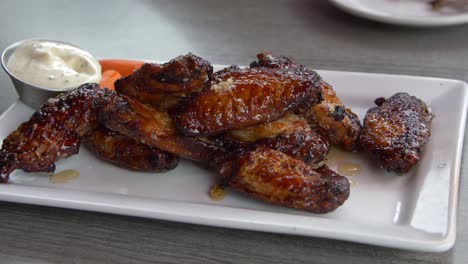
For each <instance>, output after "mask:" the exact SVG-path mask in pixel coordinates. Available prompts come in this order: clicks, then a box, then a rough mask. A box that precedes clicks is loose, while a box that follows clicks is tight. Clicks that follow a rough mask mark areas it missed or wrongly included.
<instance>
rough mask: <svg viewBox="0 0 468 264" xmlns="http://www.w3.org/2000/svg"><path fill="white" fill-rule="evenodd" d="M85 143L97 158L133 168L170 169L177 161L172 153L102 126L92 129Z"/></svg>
mask: <svg viewBox="0 0 468 264" xmlns="http://www.w3.org/2000/svg"><path fill="white" fill-rule="evenodd" d="M85 143H86V145H87V146H88V147H89V148H90V149H91V150H93V151H94V153H96V155H97V156H98V157H99V158H101V159H103V160H106V161H109V162H111V163H114V164H116V165H118V166H122V167H125V168H130V169H133V170H138V171H165V170H171V169H174V168H175V167H176V166H177V164H178V162H179V158H178V157H177V156H175V155H173V154H170V153H166V152H163V151H162V150H159V149H157V148H154V147H150V146H147V145H144V144H141V143H138V142H136V141H135V140H133V139H131V138H129V137H126V136H123V135H120V134H118V133H116V132H113V131H111V130H109V129H107V128H105V127H103V126H99V127H98V128H96V129H94V130H93V131H92V132H91V133H90V135H89V136H87V137H86V139H85Z"/></svg>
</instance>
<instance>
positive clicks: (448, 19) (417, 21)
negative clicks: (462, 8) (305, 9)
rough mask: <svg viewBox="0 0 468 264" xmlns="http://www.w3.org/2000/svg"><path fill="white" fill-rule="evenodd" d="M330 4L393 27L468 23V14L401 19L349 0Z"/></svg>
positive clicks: (331, 0)
mask: <svg viewBox="0 0 468 264" xmlns="http://www.w3.org/2000/svg"><path fill="white" fill-rule="evenodd" d="M329 2H331V3H332V4H333V5H334V6H336V7H338V8H339V9H341V10H342V11H345V12H347V13H350V14H353V15H355V16H358V17H361V18H366V19H370V20H373V21H377V22H381V23H388V24H392V25H399V26H410V27H446V26H455V25H462V24H466V23H468V13H467V14H460V15H452V16H443V17H438V18H422V17H401V16H392V15H388V14H385V13H382V12H378V11H376V10H374V9H370V8H369V9H367V8H360V7H358V6H356V5H354V4H352V3H351V2H349V0H329Z"/></svg>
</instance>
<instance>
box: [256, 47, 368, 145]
mask: <svg viewBox="0 0 468 264" xmlns="http://www.w3.org/2000/svg"><path fill="white" fill-rule="evenodd" d="M257 58H258V61H254V62H252V63H251V64H250V67H252V68H256V67H267V68H272V69H284V70H294V71H296V72H301V73H302V74H304V75H307V74H309V75H312V74H315V72H314V71H312V69H310V68H309V67H305V66H303V65H300V64H298V63H297V62H296V61H295V60H293V59H291V58H288V57H285V56H274V55H272V54H271V52H268V51H265V52H262V53H260V54H258V55H257ZM296 112H297V113H298V114H301V115H303V116H304V117H306V118H307V120H309V122H310V123H311V125H312V127H313V128H315V129H317V131H318V132H319V133H320V134H321V135H322V136H324V137H325V138H327V139H328V140H329V141H330V143H332V144H334V145H338V146H341V147H343V148H344V149H346V150H349V151H356V150H357V147H358V143H359V135H360V132H361V124H360V122H359V118H358V117H357V115H356V114H354V113H353V112H352V111H351V109H349V108H346V107H345V106H344V105H343V103H342V102H341V100H340V99H339V98H338V97H337V96H336V93H335V91H334V90H333V88H332V87H331V86H330V85H329V84H327V83H326V82H324V81H323V80H321V79H320V81H318V82H317V89H315V94H314V96H313V97H311V98H310V99H309V100H308V101H306V102H305V103H304V104H303V105H302V107H300V109H299V110H298V111H296Z"/></svg>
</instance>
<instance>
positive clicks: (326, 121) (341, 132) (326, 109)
mask: <svg viewBox="0 0 468 264" xmlns="http://www.w3.org/2000/svg"><path fill="white" fill-rule="evenodd" d="M320 97H321V100H320V103H318V104H314V105H311V106H307V107H305V108H303V109H302V111H299V112H300V113H301V115H302V116H304V117H305V118H306V119H307V120H309V122H310V124H311V126H312V127H313V128H315V129H316V130H317V131H318V132H319V133H320V134H321V135H323V136H324V137H325V138H327V139H328V140H329V141H330V143H331V144H333V145H337V146H340V147H342V148H343V149H345V150H348V151H357V150H358V148H359V135H360V134H361V130H362V126H361V122H360V121H359V118H358V116H357V115H356V114H355V113H353V112H352V111H351V109H349V108H346V106H344V105H343V103H342V102H341V100H340V99H339V98H338V97H337V96H336V93H335V91H334V90H333V88H332V87H331V86H330V85H329V84H328V83H326V82H324V81H322V82H320Z"/></svg>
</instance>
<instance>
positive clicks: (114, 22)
mask: <svg viewBox="0 0 468 264" xmlns="http://www.w3.org/2000/svg"><path fill="white" fill-rule="evenodd" d="M0 10H1V12H2V16H0V25H2V26H1V28H0V36H1V37H0V48H2V49H3V48H5V47H6V46H7V45H9V44H10V43H12V42H14V41H17V40H21V39H25V38H31V37H43V38H50V39H58V40H63V41H67V42H71V43H75V44H77V45H79V46H81V47H82V48H84V49H86V50H88V51H90V52H91V53H93V54H95V55H96V56H99V57H113V58H119V57H120V58H145V59H154V60H156V59H158V60H159V59H163V60H164V59H170V58H172V57H174V56H176V55H179V54H182V53H186V52H188V51H191V52H193V53H195V54H197V55H199V56H202V57H204V58H206V59H208V60H210V61H211V62H213V63H217V64H246V63H248V62H250V61H251V60H252V58H253V56H254V55H255V54H256V53H257V52H259V51H260V50H263V49H270V50H272V51H274V52H277V53H282V54H287V55H290V56H292V57H295V58H297V59H298V60H299V61H300V62H302V63H304V64H307V65H310V66H313V67H314V68H317V69H332V70H345V71H363V72H384V73H397V74H410V75H424V76H437V77H446V78H456V79H462V80H465V81H466V80H468V26H458V27H449V28H440V29H412V28H402V27H394V26H389V25H382V24H378V23H373V22H369V21H366V20H361V19H358V18H354V17H352V16H349V15H347V14H344V13H342V12H340V11H338V10H336V9H335V8H334V7H332V6H331V5H330V4H329V3H328V2H327V1H324V0H315V1H308V0H303V1H301V0H298V1H286V0H285V1H267V0H262V1H251V0H242V1H229V2H228V1H226V2H224V1H219V0H209V1H179V0H178V1H169V0H167V1H112V2H110V1H106V2H104V1H18V0H8V1H5V0H3V1H1V3H0ZM0 84H1V90H0V91H1V92H0V111H4V110H5V109H6V108H7V107H8V106H9V105H10V104H11V103H13V102H14V100H15V97H16V93H15V91H14V90H13V87H12V84H11V83H10V81H9V80H8V78H7V76H6V75H5V74H4V73H3V72H2V73H0ZM376 89H378V87H376ZM465 149H466V145H465ZM467 165H468V163H467V160H466V155H465V157H464V158H463V168H462V170H461V182H460V188H461V189H460V197H459V199H460V202H459V211H458V232H457V241H456V245H455V247H454V248H453V249H452V250H451V251H448V252H445V253H440V254H433V253H419V252H409V251H402V250H395V249H388V248H381V247H374V246H367V245H360V244H354V243H348V242H341V241H333V240H326V239H317V238H307V237H300V236H289V235H277V234H268V233H260V232H250V231H239V230H231V229H223V228H212V227H204V226H196V225H189V224H180V223H173V222H165V221H157V220H150V219H143V218H136V217H125V216H116V215H109V214H101V213H91V212H83V211H75V210H67V209H57V208H49V207H40V206H31V205H21V204H14V203H5V202H0V263H89V262H96V263H156V262H157V263H268V264H272V263H312V262H314V263H344V262H345V263H466V261H467V260H468V251H467V250H466V249H467V248H468V229H467V223H468V195H467V192H468V182H467V181H466V180H465V179H464V177H465V176H466V175H465V174H466V173H465V172H466V166H467Z"/></svg>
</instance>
